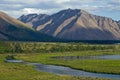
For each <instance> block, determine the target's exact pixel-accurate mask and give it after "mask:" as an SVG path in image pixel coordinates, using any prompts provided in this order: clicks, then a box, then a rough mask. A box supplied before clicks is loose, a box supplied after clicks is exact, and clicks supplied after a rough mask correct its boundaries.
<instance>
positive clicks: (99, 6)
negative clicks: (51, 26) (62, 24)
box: [0, 0, 120, 20]
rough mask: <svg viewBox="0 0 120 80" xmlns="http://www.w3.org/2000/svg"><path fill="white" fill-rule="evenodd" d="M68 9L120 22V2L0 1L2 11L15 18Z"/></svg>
mask: <svg viewBox="0 0 120 80" xmlns="http://www.w3.org/2000/svg"><path fill="white" fill-rule="evenodd" d="M68 8H71V9H83V10H86V11H87V12H89V13H92V14H95V15H99V16H105V17H110V18H112V19H114V20H120V0H0V11H3V12H6V13H7V14H9V15H10V16H13V17H15V18H18V17H20V16H21V15H23V14H32V13H38V14H41V13H42V14H49V15H51V14H53V13H56V12H58V11H60V10H63V9H68Z"/></svg>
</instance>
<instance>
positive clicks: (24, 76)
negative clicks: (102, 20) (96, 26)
mask: <svg viewBox="0 0 120 80" xmlns="http://www.w3.org/2000/svg"><path fill="white" fill-rule="evenodd" d="M119 49H120V45H115V44H112V45H108V44H107V45H105V44H85V43H50V42H46V43H44V42H0V80H110V79H103V78H93V77H84V76H83V77H76V76H68V75H56V74H52V73H47V72H40V71H37V70H36V69H35V68H34V67H33V66H29V65H26V64H22V63H7V62H5V60H6V57H7V56H8V55H9V56H11V55H12V56H14V58H15V59H20V60H24V61H26V62H37V63H42V64H53V65H62V66H69V67H71V68H74V69H80V70H84V71H89V72H95V73H108V74H120V69H119V68H120V60H100V59H95V60H92V59H83V60H79V59H76V60H61V59H54V58H52V57H56V56H98V55H115V54H120V50H119Z"/></svg>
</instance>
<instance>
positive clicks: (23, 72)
mask: <svg viewBox="0 0 120 80" xmlns="http://www.w3.org/2000/svg"><path fill="white" fill-rule="evenodd" d="M7 55H8V54H0V80H110V79H100V78H91V77H74V76H65V75H54V74H50V73H45V72H40V71H39V72H38V71H36V70H35V69H34V68H33V67H32V66H28V65H25V64H20V63H6V62H4V60H5V57H6V56H7Z"/></svg>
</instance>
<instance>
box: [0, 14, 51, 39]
mask: <svg viewBox="0 0 120 80" xmlns="http://www.w3.org/2000/svg"><path fill="white" fill-rule="evenodd" d="M0 40H22V41H47V40H48V41H49V40H53V38H52V37H50V36H47V35H45V34H42V33H40V32H37V31H35V30H34V29H33V28H30V27H29V26H28V25H26V24H24V23H23V22H21V21H19V20H16V19H14V18H12V17H10V16H8V15H7V14H5V13H3V12H0Z"/></svg>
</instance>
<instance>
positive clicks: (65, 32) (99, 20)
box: [19, 9, 120, 40]
mask: <svg viewBox="0 0 120 80" xmlns="http://www.w3.org/2000/svg"><path fill="white" fill-rule="evenodd" d="M29 15H30V14H29ZM29 15H24V16H21V17H20V18H19V20H21V21H23V22H25V23H26V24H30V25H31V26H32V27H33V28H34V29H36V30H37V31H40V32H42V33H45V34H48V35H51V36H54V37H58V38H61V39H67V40H120V25H119V24H120V22H116V21H114V20H112V19H111V18H107V17H102V16H97V15H93V14H90V13H88V12H86V11H84V10H80V9H66V10H62V11H60V12H58V13H55V14H53V15H41V14H40V15H36V16H35V15H33V14H31V16H32V17H31V16H30V17H29ZM34 16H35V18H34ZM38 16H41V17H38Z"/></svg>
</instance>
